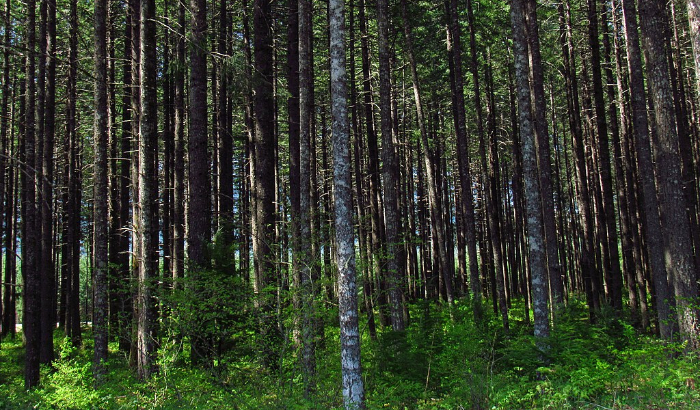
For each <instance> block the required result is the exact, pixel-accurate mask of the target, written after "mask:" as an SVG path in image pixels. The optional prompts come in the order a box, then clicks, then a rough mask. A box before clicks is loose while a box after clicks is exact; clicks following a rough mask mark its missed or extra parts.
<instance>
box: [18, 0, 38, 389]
mask: <svg viewBox="0 0 700 410" xmlns="http://www.w3.org/2000/svg"><path fill="white" fill-rule="evenodd" d="M26 18H27V32H26V34H25V37H26V42H27V55H26V65H25V70H26V71H25V73H26V80H25V81H26V82H27V91H26V110H25V123H24V127H25V129H24V161H23V162H24V164H25V169H24V172H22V190H23V192H24V195H23V198H22V211H23V215H22V221H23V226H22V261H23V263H22V277H23V279H24V280H23V282H24V289H23V292H22V294H23V296H24V298H23V305H24V315H23V323H22V325H23V326H22V331H23V333H24V338H25V364H24V366H25V367H24V387H25V388H26V389H30V388H33V387H35V386H37V385H38V384H39V347H40V344H39V343H40V337H41V327H40V324H41V300H40V288H39V286H40V272H39V270H38V266H37V263H38V261H37V259H38V258H37V256H38V255H39V249H38V240H39V238H38V237H37V230H36V229H35V227H36V220H37V215H36V190H35V180H36V177H37V175H36V168H35V167H34V162H35V152H36V151H35V131H36V130H35V126H36V121H35V114H36V83H35V78H36V63H35V60H34V59H35V53H36V50H35V48H36V1H35V0H28V2H27V17H26Z"/></svg>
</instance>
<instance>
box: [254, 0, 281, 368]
mask: <svg viewBox="0 0 700 410" xmlns="http://www.w3.org/2000/svg"><path fill="white" fill-rule="evenodd" d="M273 3H274V0H255V1H254V2H253V8H254V14H253V27H254V35H253V49H254V74H253V85H254V88H255V95H254V97H253V98H254V111H255V136H254V137H255V139H254V147H253V148H254V153H255V162H254V173H253V175H254V182H255V188H254V190H255V195H254V202H255V205H254V210H255V213H256V216H255V226H254V229H253V241H254V247H253V252H254V258H255V286H254V290H255V293H256V294H257V295H258V298H259V299H258V301H259V303H260V304H261V308H262V313H261V314H262V318H261V319H262V323H261V326H262V328H261V332H262V334H263V337H264V342H263V344H264V345H263V346H262V348H263V355H264V356H265V362H266V364H267V365H268V366H269V365H273V364H274V362H275V361H276V359H275V356H276V355H275V353H274V350H273V349H274V347H275V342H274V339H276V332H277V330H276V328H277V326H276V320H275V318H274V289H272V288H273V287H274V286H275V285H276V283H277V281H276V279H275V257H274V252H273V247H272V244H273V243H274V240H275V202H274V201H275V127H274V112H275V102H274V95H273V80H274V77H273V76H274V73H273V49H272V42H273V39H272V25H273V16H272V4H273Z"/></svg>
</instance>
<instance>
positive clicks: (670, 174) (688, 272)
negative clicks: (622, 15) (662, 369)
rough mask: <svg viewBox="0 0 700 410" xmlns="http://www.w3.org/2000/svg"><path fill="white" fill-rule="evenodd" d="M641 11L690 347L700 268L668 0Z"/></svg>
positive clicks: (657, 148)
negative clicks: (685, 175) (685, 177)
mask: <svg viewBox="0 0 700 410" xmlns="http://www.w3.org/2000/svg"><path fill="white" fill-rule="evenodd" d="M639 17H640V25H641V31H642V38H643V44H644V49H645V52H646V54H647V75H648V77H649V83H650V87H649V88H650V92H651V96H652V98H653V102H654V113H655V119H656V121H655V126H656V136H655V138H652V144H653V147H654V153H655V160H656V161H655V163H656V180H657V189H658V196H659V210H660V216H661V227H662V232H663V238H664V245H663V249H664V254H665V255H666V258H665V261H666V269H667V271H668V273H669V276H672V277H673V287H674V290H675V295H676V309H677V316H678V324H679V328H680V332H681V337H683V339H684V340H687V341H688V343H689V347H690V348H697V347H698V312H697V309H696V307H695V306H696V305H695V303H696V300H697V297H698V285H697V271H696V268H695V264H694V261H693V247H692V246H693V245H692V239H691V233H690V226H689V220H688V214H687V212H686V204H685V196H684V194H683V187H682V181H681V169H680V164H681V157H680V153H679V151H678V133H677V130H676V113H675V111H674V106H673V94H672V91H671V82H670V72H669V62H668V59H667V54H666V49H665V46H666V39H665V36H666V33H668V20H667V17H666V11H665V10H664V8H663V4H660V3H658V2H655V1H649V0H641V1H640V3H639ZM657 234H658V233H657Z"/></svg>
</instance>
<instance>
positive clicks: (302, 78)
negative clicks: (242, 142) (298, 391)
mask: <svg viewBox="0 0 700 410" xmlns="http://www.w3.org/2000/svg"><path fill="white" fill-rule="evenodd" d="M311 6H312V2H311V0H300V1H299V8H298V12H299V16H298V20H299V22H298V23H299V26H298V29H299V66H298V72H299V134H300V135H299V143H300V145H299V249H298V251H299V254H298V255H297V257H298V258H300V259H301V260H300V261H299V268H300V271H299V273H298V274H299V275H300V280H299V283H300V286H301V287H300V289H299V291H300V292H301V295H300V297H301V301H302V307H301V308H302V326H301V332H302V344H303V346H302V363H303V366H304V377H305V378H306V380H305V383H304V384H305V386H306V394H307V395H308V394H309V393H310V391H312V390H313V389H314V387H315V382H314V380H313V379H314V376H315V373H316V360H315V354H316V351H315V344H314V305H313V301H314V298H315V292H314V288H317V286H318V285H316V286H314V285H312V278H311V266H312V265H313V264H314V263H316V262H315V261H314V260H313V259H312V254H311V211H312V209H311V206H312V204H311V177H312V175H311V157H312V156H313V155H314V154H313V152H312V151H311V138H312V121H313V108H314V106H313V56H312V54H311V53H312V33H313V30H312V16H313V14H312V7H311Z"/></svg>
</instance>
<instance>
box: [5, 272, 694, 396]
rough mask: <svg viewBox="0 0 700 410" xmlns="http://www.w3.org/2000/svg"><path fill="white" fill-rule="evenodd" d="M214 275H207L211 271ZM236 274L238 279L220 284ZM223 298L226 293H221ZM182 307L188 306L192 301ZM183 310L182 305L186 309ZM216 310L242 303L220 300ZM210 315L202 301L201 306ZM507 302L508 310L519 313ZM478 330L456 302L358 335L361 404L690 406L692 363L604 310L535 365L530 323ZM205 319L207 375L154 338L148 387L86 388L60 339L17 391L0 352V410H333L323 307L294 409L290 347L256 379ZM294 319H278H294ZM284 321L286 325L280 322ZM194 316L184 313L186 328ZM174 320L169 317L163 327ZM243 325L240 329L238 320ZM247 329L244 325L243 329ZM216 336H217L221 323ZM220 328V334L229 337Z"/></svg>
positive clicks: (110, 369)
mask: <svg viewBox="0 0 700 410" xmlns="http://www.w3.org/2000/svg"><path fill="white" fill-rule="evenodd" d="M215 266H216V265H215ZM216 270H217V269H216V268H214V269H213V272H211V273H210V275H211V277H209V276H208V275H205V276H204V278H202V279H201V280H202V281H203V282H201V283H200V284H204V283H206V284H207V285H209V286H213V287H214V288H215V289H214V290H211V289H209V290H207V292H209V293H207V295H208V297H211V298H213V299H215V300H219V301H221V300H222V299H217V298H221V297H224V296H223V295H218V294H217V293H218V292H219V291H217V290H216V288H218V287H223V288H226V287H229V288H228V289H233V290H235V289H236V288H235V286H242V285H241V284H240V283H239V282H237V281H235V280H232V282H226V281H224V282H223V283H222V282H221V281H222V280H224V279H225V278H223V277H221V276H217V275H219V274H220V272H219V273H216ZM229 276H232V277H233V276H235V275H229ZM186 288H187V286H184V284H183V290H182V292H183V293H182V299H178V298H175V299H174V302H175V301H177V302H178V303H173V304H172V305H170V307H169V308H171V309H178V312H180V311H183V310H185V309H189V308H191V309H194V307H195V306H196V305H197V303H196V301H195V300H194V299H192V300H190V301H189V302H187V298H185V297H184V296H185V295H187V293H186V290H185V289H186ZM221 292H223V291H221ZM190 297H192V298H193V297H194V296H193V295H190ZM185 302H186V303H185ZM225 302H226V303H232V304H233V303H241V304H239V305H235V306H238V308H240V309H248V308H250V306H248V305H247V302H235V301H233V300H229V299H226V300H225ZM203 303H209V302H203ZM521 303H522V302H519V301H515V304H514V308H513V312H517V311H519V310H521V308H522V306H521ZM484 307H485V309H484V313H485V314H486V317H485V323H482V324H480V325H479V326H476V325H475V324H474V322H473V320H472V312H471V307H470V304H469V303H467V302H465V301H457V302H456V303H455V305H454V306H453V307H452V309H451V310H449V309H447V308H446V307H444V306H440V305H436V304H435V303H433V302H419V303H416V304H412V305H410V306H409V309H410V316H411V318H412V320H411V324H410V326H409V328H408V329H407V330H406V331H405V332H392V331H389V330H385V331H383V332H380V333H379V337H378V338H377V340H371V339H370V337H369V334H368V332H367V331H366V327H362V329H363V332H362V354H363V370H364V377H365V383H366V384H365V385H366V388H367V405H368V408H370V409H379V408H391V409H458V408H481V409H566V408H577V409H592V408H611V409H612V408H616V409H643V408H665V409H691V408H698V406H700V393H699V392H698V390H697V389H696V386H695V384H696V378H697V374H698V372H699V370H700V363H699V362H698V358H697V356H695V355H683V354H681V353H682V352H683V349H684V346H683V345H682V344H664V343H662V342H660V341H658V340H656V339H654V338H652V337H649V336H645V335H639V334H637V333H636V332H635V330H634V329H633V328H632V327H631V326H630V325H629V324H627V323H626V322H624V321H621V320H620V319H618V318H617V317H616V316H615V315H614V314H612V313H611V314H608V313H607V312H602V313H601V315H599V317H598V321H597V323H596V324H591V323H589V322H588V320H587V319H586V317H587V309H586V308H585V306H584V304H583V303H580V302H579V301H572V302H571V303H570V304H569V306H568V307H567V308H565V309H563V310H561V311H559V312H558V313H557V323H556V326H555V327H554V328H553V329H552V335H551V338H550V340H549V346H550V349H549V350H548V351H547V352H546V355H545V354H543V353H542V352H540V351H539V350H538V349H537V348H536V346H535V341H534V339H533V337H532V336H531V332H532V328H531V326H530V325H528V324H527V322H525V321H522V320H520V319H518V318H517V317H515V316H514V320H513V321H512V323H513V326H512V329H511V331H510V333H509V334H508V335H506V334H505V333H503V331H502V330H501V329H500V327H499V320H500V319H499V317H498V315H494V314H493V313H492V312H491V310H490V309H489V308H488V306H484ZM220 310H221V312H219V313H215V312H208V313H206V315H205V316H202V317H205V318H210V319H211V321H212V322H214V323H219V324H221V328H219V327H218V325H215V326H210V325H202V326H203V327H202V329H206V330H207V331H211V332H213V334H214V335H215V336H216V338H217V339H216V340H218V341H220V342H221V344H218V345H217V346H219V347H218V348H217V352H216V355H215V357H214V366H213V367H210V368H206V367H199V366H192V365H191V364H190V362H189V352H190V349H189V336H187V337H181V334H180V335H178V334H177V332H176V331H171V332H170V333H169V334H168V335H166V336H164V337H163V338H162V340H161V344H160V349H159V352H158V367H159V372H158V373H157V375H156V376H155V377H153V378H152V379H151V380H149V381H147V382H141V381H139V380H137V379H136V377H135V375H134V373H133V371H132V370H130V369H129V366H128V360H127V359H126V358H124V357H121V356H120V355H118V354H116V350H117V346H116V343H114V344H113V345H111V346H110V349H111V351H112V353H111V355H110V361H109V362H108V364H107V375H106V377H105V381H104V382H103V383H102V384H100V385H99V386H95V385H94V380H93V377H92V368H91V357H92V350H91V344H90V340H91V336H90V333H89V329H85V339H84V340H85V342H86V343H85V345H84V346H82V347H74V346H71V344H70V342H69V341H68V339H65V338H63V337H62V336H58V335H57V340H56V345H57V346H60V349H59V354H58V355H57V357H59V358H58V360H57V361H56V362H54V364H53V367H52V368H48V367H46V368H44V369H43V374H42V385H41V387H39V388H38V389H36V390H33V391H29V392H27V391H25V390H24V388H23V376H22V375H23V373H22V366H23V356H22V355H23V352H24V349H23V347H22V345H21V342H20V338H17V340H15V341H5V342H4V343H3V346H2V349H0V363H1V365H0V408H3V409H4V408H8V409H30V408H37V409H134V408H139V409H230V408H234V409H236V408H240V409H333V408H341V407H342V397H341V392H340V352H339V349H338V346H339V329H338V326H337V324H336V323H335V320H337V319H335V317H332V316H333V313H336V312H335V311H334V310H333V309H331V310H330V311H331V312H332V313H329V312H325V310H324V309H321V310H324V312H322V313H320V314H319V318H326V320H327V322H326V326H325V334H324V335H322V336H321V335H319V336H318V337H319V338H323V340H324V341H325V343H324V344H322V345H320V347H319V350H318V352H317V356H316V357H317V374H316V384H317V388H316V391H315V392H314V393H313V394H312V395H311V396H310V397H304V392H303V383H302V380H301V376H300V375H301V370H300V365H299V362H298V357H297V353H296V350H295V347H294V345H293V343H292V342H291V341H290V340H289V339H285V340H286V341H283V343H282V344H281V345H280V347H279V349H280V357H281V359H280V365H279V368H278V369H270V368H266V367H264V366H263V365H262V364H261V362H260V360H259V358H258V355H257V354H256V349H255V343H258V336H257V335H256V334H255V332H254V331H251V330H249V329H254V328H255V327H254V325H255V321H254V319H251V317H253V315H246V314H241V312H233V311H230V310H229V309H228V308H224V307H223V306H222V308H221V309H220ZM292 313H293V312H291V311H290V312H289V314H292ZM286 314H287V313H285V315H286ZM187 315H192V316H193V315H194V313H192V312H190V313H187V312H183V317H186V316H187ZM173 316H177V315H173ZM173 320H179V321H180V322H176V323H173V324H172V329H180V330H183V331H184V330H186V329H192V328H191V327H190V326H195V324H194V323H193V322H194V320H195V319H194V318H189V319H187V318H179V319H173ZM239 321H240V322H239ZM251 321H252V322H251ZM224 323H225V324H226V325H225V326H224V325H223V324H224ZM227 326H230V329H234V330H226V327H227Z"/></svg>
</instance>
